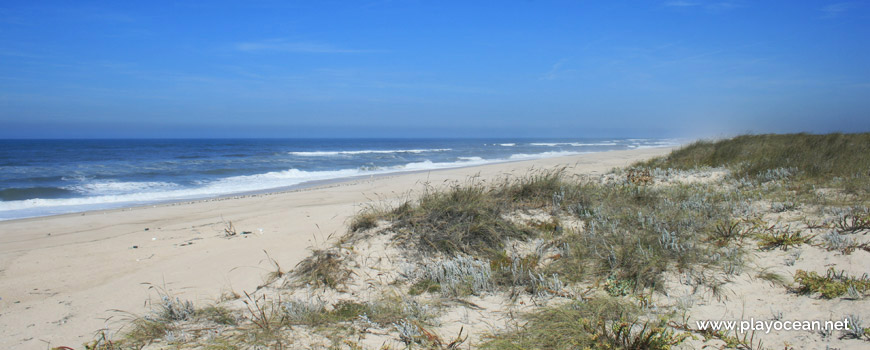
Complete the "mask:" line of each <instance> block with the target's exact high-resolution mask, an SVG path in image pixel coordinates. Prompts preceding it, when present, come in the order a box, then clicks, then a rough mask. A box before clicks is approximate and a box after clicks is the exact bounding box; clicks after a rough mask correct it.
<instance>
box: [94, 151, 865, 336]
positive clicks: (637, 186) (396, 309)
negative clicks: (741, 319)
mask: <svg viewBox="0 0 870 350" xmlns="http://www.w3.org/2000/svg"><path fill="white" fill-rule="evenodd" d="M868 151H870V134H829V135H809V134H793V135H746V136H739V137H736V138H733V139H729V140H722V141H716V142H708V141H701V142H696V143H693V144H691V145H688V146H686V147H683V148H681V149H679V150H676V151H674V152H672V153H671V154H670V155H668V156H665V157H660V158H656V159H652V160H649V161H646V162H640V163H637V164H635V165H633V166H632V167H630V168H629V169H626V170H622V171H620V170H617V171H615V172H614V173H612V174H609V175H607V176H604V177H601V178H598V177H596V178H582V177H569V176H566V172H565V170H564V169H555V170H550V171H542V170H537V171H532V172H531V173H529V174H526V175H525V176H520V177H514V178H505V179H501V180H497V181H494V182H484V181H482V180H480V179H477V178H472V179H470V180H468V181H466V182H464V183H456V184H453V185H449V186H445V187H443V188H437V189H436V188H433V187H428V188H427V189H426V191H425V193H423V194H422V195H421V196H419V197H418V198H416V199H415V200H409V201H406V202H404V203H402V204H401V205H398V206H396V207H394V208H386V207H377V208H375V207H370V208H367V209H365V210H362V211H361V212H360V213H359V214H358V215H357V216H355V217H353V218H352V219H351V221H350V222H349V232H348V234H347V235H346V236H345V237H342V238H341V239H340V240H339V241H340V242H339V243H338V244H337V245H335V246H334V247H332V248H326V249H321V250H314V251H313V252H312V254H311V256H309V257H308V258H307V259H305V260H303V261H302V262H300V263H299V264H298V265H297V266H296V268H295V269H294V270H293V271H292V272H291V273H288V274H287V279H286V280H285V281H293V282H294V283H285V284H284V285H283V286H282V287H283V288H298V287H301V286H303V285H307V286H314V287H318V288H328V289H331V290H330V291H329V292H331V293H335V292H339V293H342V292H344V291H342V288H343V286H345V284H346V283H347V282H348V281H350V280H351V279H353V278H356V277H358V276H355V275H354V272H353V270H352V268H351V267H350V266H348V264H347V261H351V260H350V259H347V257H346V254H353V245H354V242H356V240H360V239H364V238H365V237H368V235H370V234H371V233H372V232H374V231H373V229H375V228H377V229H378V231H377V232H381V231H382V230H383V232H386V233H389V234H393V235H394V239H395V240H396V241H397V242H398V243H399V246H400V247H401V248H402V249H405V252H406V253H412V254H409V255H412V256H422V257H424V258H425V261H426V263H425V264H424V265H423V266H417V267H415V268H416V270H415V271H416V272H415V277H413V278H408V279H407V280H397V281H394V282H392V284H391V287H392V288H395V289H392V290H394V291H395V290H404V291H407V293H408V294H409V295H410V296H404V297H403V296H400V295H398V294H395V295H394V294H390V295H383V296H382V297H381V298H380V299H376V300H357V299H353V300H332V301H330V302H326V301H323V300H321V299H319V298H317V297H311V298H308V299H290V300H286V299H285V300H281V297H280V296H279V297H278V298H277V299H268V300H267V298H266V297H265V296H262V295H260V296H258V297H253V296H251V295H246V296H247V299H246V300H245V305H246V306H247V310H246V311H247V312H246V313H244V316H243V317H240V315H239V314H238V312H231V311H228V310H226V309H223V308H221V307H217V306H214V307H205V308H202V309H197V308H194V307H193V305H191V304H189V303H186V302H184V301H182V300H179V299H177V298H176V299H173V298H168V299H167V298H162V299H161V300H163V303H162V304H159V305H156V306H157V307H158V311H157V312H156V313H155V314H154V315H149V317H141V318H137V319H135V320H133V321H132V322H131V327H130V328H129V329H128V330H127V333H126V338H125V339H122V340H121V341H119V342H117V343H111V342H107V341H105V337H103V342H102V343H99V344H103V345H106V344H110V345H112V346H116V345H118V344H125V345H135V346H145V345H148V344H150V343H151V342H153V341H155V340H161V339H162V340H164V341H165V340H166V337H167V335H171V334H174V333H173V332H175V331H176V330H177V329H178V324H180V323H184V322H209V323H210V324H219V325H224V326H228V327H231V328H232V331H231V332H228V335H227V336H223V337H219V338H217V339H215V340H212V341H211V342H210V343H208V344H206V345H204V346H205V348H214V349H234V348H237V347H238V346H240V345H245V346H260V347H263V348H280V347H283V346H285V345H287V344H290V343H291V342H292V339H288V338H287V337H288V336H287V334H288V333H287V332H288V330H291V329H296V328H295V327H307V328H305V329H310V330H311V331H312V332H315V333H317V334H320V335H323V336H326V337H328V338H329V339H331V340H334V341H333V344H341V340H342V338H346V337H347V336H348V335H350V334H357V333H354V332H359V331H358V329H359V327H363V328H365V327H369V326H370V327H373V328H378V329H379V330H380V331H384V330H385V329H386V331H385V332H389V333H390V334H392V335H395V337H396V339H398V340H400V341H402V342H404V344H405V345H406V346H407V347H408V348H439V349H440V348H449V347H448V346H446V345H445V344H444V342H442V341H441V340H440V338H438V337H433V333H432V332H431V331H430V329H431V328H433V327H434V326H433V324H434V323H435V320H436V318H437V316H438V313H439V312H440V308H441V307H443V306H444V305H442V304H440V303H443V302H444V300H460V299H462V298H465V297H469V296H472V295H483V294H488V293H493V292H495V293H504V294H505V295H510V298H511V299H512V300H513V298H515V297H516V296H517V295H519V294H525V295H526V296H530V297H532V298H538V297H544V298H548V297H553V296H558V297H560V298H562V300H563V301H564V303H556V304H551V305H550V306H538V307H536V308H534V311H532V312H530V313H526V314H524V315H522V316H521V318H522V319H523V321H524V323H522V325H520V323H514V326H513V327H510V328H508V329H503V330H502V331H499V332H497V333H495V334H492V335H491V337H489V338H486V339H485V340H484V342H483V343H482V344H478V345H479V346H481V347H482V348H487V349H574V348H596V349H599V348H600V349H668V348H671V347H673V346H675V345H678V344H681V343H683V342H684V341H685V340H686V339H687V337H688V335H687V333H682V331H688V330H689V329H688V328H681V327H680V326H679V325H678V324H676V323H674V322H673V321H674V320H673V319H672V318H673V317H674V315H672V314H670V313H668V312H665V310H656V311H653V309H652V308H650V307H649V306H650V305H651V303H652V295H654V294H655V293H656V292H658V293H660V294H657V295H662V294H667V293H668V292H669V291H668V290H667V286H668V284H667V283H666V281H668V278H673V277H675V276H678V277H679V279H680V283H682V284H685V285H689V286H690V287H691V289H692V292H691V293H692V295H695V293H696V292H699V291H701V292H702V294H704V293H709V294H710V295H711V296H712V297H714V298H720V297H721V296H722V295H723V290H724V289H725V287H724V285H725V284H726V281H727V280H728V279H729V278H730V277H732V276H734V275H739V274H742V273H744V272H745V271H744V269H749V268H748V267H746V265H747V264H746V263H745V261H744V260H747V259H751V258H749V257H747V256H748V255H749V254H748V253H749V252H750V251H751V250H759V251H765V250H773V249H783V250H787V249H792V248H797V247H800V246H802V245H810V244H813V243H814V242H813V240H814V237H815V235H813V234H809V233H805V232H809V230H810V225H809V224H807V225H806V226H807V230H800V229H797V228H792V227H791V226H782V225H777V224H771V223H768V222H765V221H764V220H763V219H762V217H763V214H770V213H773V214H778V215H779V214H782V213H786V212H789V211H797V210H805V208H806V207H807V205H808V203H810V202H812V203H816V204H817V202H818V201H820V199H819V198H822V197H824V196H818V195H816V193H815V192H816V189H817V188H825V189H833V190H836V191H839V192H841V193H844V194H845V196H846V197H844V198H846V199H843V200H842V201H841V202H837V203H833V204H836V210H835V211H836V213H835V214H836V215H833V216H835V219H826V221H824V222H819V223H817V224H814V226H813V227H818V228H826V229H830V230H833V231H832V233H829V234H827V235H824V236H820V237H821V238H820V240H822V243H820V244H822V245H823V246H824V247H826V249H829V250H836V251H840V252H843V253H844V254H848V253H851V252H853V251H855V250H856V249H865V250H866V249H868V248H866V244H865V245H858V244H857V243H855V242H854V241H852V240H850V238H849V237H846V236H844V235H846V234H854V233H856V232H860V231H863V230H866V229H867V228H868V225H870V224H868V223H870V214H868V212H870V211H868V209H867V207H866V205H867V198H868V196H867V195H868V194H870V157H867V154H870V152H868ZM709 167H714V168H726V169H727V170H728V171H729V172H728V175H727V176H726V178H725V180H723V181H722V182H709V183H708V182H692V181H683V180H685V177H684V176H683V175H685V174H694V173H692V171H698V170H699V169H701V168H703V169H708V170H709ZM658 168H660V169H682V170H686V171H688V172H687V173H684V174H676V176H674V174H675V173H671V170H664V171H658V170H656V169H658ZM681 176H683V179H682V180H681V179H680V177H681ZM663 180H664V181H663ZM671 180H674V181H671ZM659 181H661V182H659ZM717 181H718V180H717ZM713 183H715V185H712V184H713ZM747 184H749V185H747ZM758 199H763V200H765V201H766V202H765V203H766V204H765V205H764V206H763V208H760V209H759V208H755V209H753V208H752V207H753V204H754V203H755V201H757V200H758ZM814 201H815V202H814ZM767 203H769V205H768V204H767ZM827 204H832V203H827ZM759 211H760V213H759ZM829 214H830V213H829ZM830 216H831V215H828V217H830ZM528 218H533V219H528ZM831 220H833V221H831ZM518 244H519V245H523V246H525V247H526V248H524V249H520V250H517V249H516V246H517V245H518ZM275 266H276V268H277V270H278V271H279V272H281V270H280V266H278V265H277V263H275ZM754 276H755V277H758V278H761V279H764V280H765V281H769V282H771V283H772V284H775V285H778V286H783V287H786V288H791V290H793V291H796V292H798V293H802V294H815V293H818V294H819V295H821V297H822V298H827V299H829V298H835V297H839V296H843V295H847V296H848V297H849V298H852V299H859V298H864V297H865V296H866V295H867V293H868V292H870V287H868V286H870V284H868V282H867V276H860V277H855V276H847V275H845V274H844V273H842V272H840V273H836V272H834V270H829V271H828V272H827V274H826V275H824V276H820V275H819V274H818V273H816V272H805V271H800V270H799V271H798V273H797V274H795V282H796V284H797V286H796V287H791V286H790V285H789V283H788V282H787V281H786V279H785V278H784V277H782V276H781V275H779V274H776V273H774V272H772V271H768V270H764V269H762V270H761V271H755V274H754ZM283 277H284V274H283V273H278V274H277V275H276V276H275V279H278V278H283ZM402 284H404V285H402ZM566 286H572V287H576V286H583V287H584V288H588V289H587V291H586V292H584V293H587V292H589V291H592V292H591V293H592V294H591V296H590V294H588V293H587V294H582V295H577V294H579V293H577V294H574V293H573V291H569V288H566ZM318 288H315V289H318ZM321 290H322V289H321ZM429 294H432V295H429ZM422 300H428V301H427V302H421V301H422ZM720 300H721V299H720ZM430 302H431V303H430ZM542 305H543V304H542ZM243 311H245V310H243ZM671 311H673V310H671ZM675 325H676V326H675ZM362 332H363V333H364V332H365V331H362ZM719 338H720V339H723V340H724V339H725V337H724V336H722V335H720V336H719ZM459 340H461V335H460V336H458V337H457V340H455V341H454V342H453V344H456V343H457V342H459ZM733 340H734V341H732V342H729V341H727V340H726V343H729V344H731V343H734V344H745V343H747V341H746V339H743V342H742V343H741V342H740V339H738V338H734V339H733ZM753 342H754V341H753V340H752V339H749V340H748V343H749V344H753ZM459 343H461V342H459ZM349 344H350V343H347V344H346V345H348V346H350V345H349ZM350 347H351V348H354V347H353V346H350ZM96 348H100V347H96ZM116 348H121V347H102V348H100V349H116ZM750 348H752V346H750Z"/></svg>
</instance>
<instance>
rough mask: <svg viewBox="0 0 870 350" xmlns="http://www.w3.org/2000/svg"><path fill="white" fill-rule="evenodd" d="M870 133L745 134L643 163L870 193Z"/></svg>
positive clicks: (676, 151)
mask: <svg viewBox="0 0 870 350" xmlns="http://www.w3.org/2000/svg"><path fill="white" fill-rule="evenodd" d="M867 154H870V133H861V134H841V133H833V134H824V135H813V134H784V135H783V134H765V135H742V136H737V137H734V138H731V139H727V140H721V141H698V142H695V143H692V144H690V145H688V146H685V147H682V148H680V149H678V150H675V151H673V152H671V153H670V154H669V155H667V156H665V157H659V158H655V159H651V160H649V161H645V162H641V163H639V164H637V166H640V167H647V168H662V169H664V168H676V169H693V168H698V167H704V166H707V167H726V168H729V169H731V170H732V174H733V176H734V177H735V178H742V177H746V178H750V179H755V180H760V181H764V180H767V179H771V178H774V177H780V176H791V177H794V178H795V180H798V181H797V182H796V184H799V183H801V182H805V183H807V184H808V185H820V186H836V187H840V188H842V189H843V190H844V191H846V192H847V193H850V194H856V195H866V194H868V193H870V157H867Z"/></svg>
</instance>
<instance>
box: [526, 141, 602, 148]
mask: <svg viewBox="0 0 870 350" xmlns="http://www.w3.org/2000/svg"><path fill="white" fill-rule="evenodd" d="M530 145H532V146H547V147H556V146H573V147H581V146H616V145H617V143H615V142H597V143H580V142H535V143H530Z"/></svg>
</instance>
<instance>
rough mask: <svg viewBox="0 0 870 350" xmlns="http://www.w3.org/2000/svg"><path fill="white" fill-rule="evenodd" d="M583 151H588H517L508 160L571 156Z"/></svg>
mask: <svg viewBox="0 0 870 350" xmlns="http://www.w3.org/2000/svg"><path fill="white" fill-rule="evenodd" d="M583 153H588V152H569V151H559V152H543V153H517V154H512V155H511V156H510V158H509V159H510V160H527V159H540V158H551V157H564V156H573V155H577V154H583Z"/></svg>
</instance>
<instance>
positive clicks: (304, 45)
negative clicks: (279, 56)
mask: <svg viewBox="0 0 870 350" xmlns="http://www.w3.org/2000/svg"><path fill="white" fill-rule="evenodd" d="M235 49H236V50H239V51H244V52H270V51H271V52H294V53H371V52H377V51H376V50H361V49H348V48H343V47H337V46H334V45H330V44H323V43H315V42H302V41H287V40H284V39H270V40H261V41H251V42H243V43H236V44H235Z"/></svg>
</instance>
